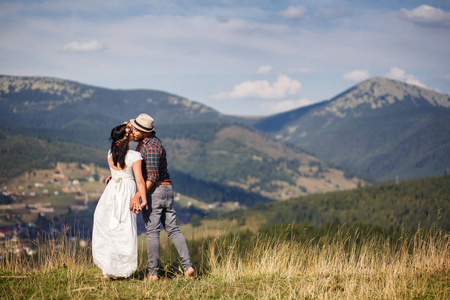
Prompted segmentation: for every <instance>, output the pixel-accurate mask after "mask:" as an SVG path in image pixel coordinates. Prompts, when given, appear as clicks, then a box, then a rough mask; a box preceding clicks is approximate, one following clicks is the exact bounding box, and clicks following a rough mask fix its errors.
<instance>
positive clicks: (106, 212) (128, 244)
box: [92, 122, 147, 278]
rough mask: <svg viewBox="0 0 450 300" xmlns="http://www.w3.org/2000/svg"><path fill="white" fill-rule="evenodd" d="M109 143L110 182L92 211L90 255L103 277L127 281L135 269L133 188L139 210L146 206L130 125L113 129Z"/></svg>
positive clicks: (143, 185)
mask: <svg viewBox="0 0 450 300" xmlns="http://www.w3.org/2000/svg"><path fill="white" fill-rule="evenodd" d="M110 140H111V141H112V143H111V149H110V150H109V152H108V165H109V168H110V170H111V175H112V179H111V180H110V181H109V183H108V185H107V186H106V188H105V190H104V191H103V194H102V196H101V197H100V200H99V201H98V204H97V207H96V209H95V213H94V228H93V230H92V255H93V257H94V263H95V264H96V265H97V266H98V267H99V268H101V269H102V271H103V276H105V277H111V278H116V277H129V276H130V275H131V274H133V273H134V272H135V271H136V269H137V255H138V252H137V232H136V215H135V214H134V213H133V212H131V211H130V208H129V203H130V199H131V198H132V197H133V196H134V195H135V194H136V185H137V188H138V190H139V192H140V193H141V199H142V203H141V204H140V205H141V208H142V207H144V206H145V205H146V204H147V198H146V193H145V182H144V179H143V177H142V169H141V165H142V157H141V154H140V153H139V152H136V151H133V150H130V149H129V144H130V142H131V141H133V140H134V136H133V134H132V132H131V124H130V123H129V122H124V123H122V124H121V125H119V126H117V127H115V128H113V130H112V131H111V137H110ZM133 174H134V176H133ZM135 180H136V182H135Z"/></svg>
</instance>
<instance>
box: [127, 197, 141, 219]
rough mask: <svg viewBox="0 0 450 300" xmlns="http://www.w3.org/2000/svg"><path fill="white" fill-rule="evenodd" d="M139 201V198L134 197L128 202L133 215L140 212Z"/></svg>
mask: <svg viewBox="0 0 450 300" xmlns="http://www.w3.org/2000/svg"><path fill="white" fill-rule="evenodd" d="M139 199H140V197H137V195H135V196H134V197H133V198H131V200H130V210H131V211H132V212H133V213H135V214H137V213H139V212H140V211H141V210H142V207H141V204H140V203H139Z"/></svg>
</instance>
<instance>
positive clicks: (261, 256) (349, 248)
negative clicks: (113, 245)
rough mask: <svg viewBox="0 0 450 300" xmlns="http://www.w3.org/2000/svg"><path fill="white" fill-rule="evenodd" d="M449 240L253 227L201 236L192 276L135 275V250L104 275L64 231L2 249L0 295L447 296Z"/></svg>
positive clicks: (431, 234) (425, 234) (437, 234)
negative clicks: (292, 234) (28, 252)
mask: <svg viewBox="0 0 450 300" xmlns="http://www.w3.org/2000/svg"><path fill="white" fill-rule="evenodd" d="M51 238H55V237H51ZM449 242H450V241H449V235H448V233H446V232H443V231H440V230H427V231H422V230H418V231H417V232H415V233H413V234H406V233H405V235H403V236H402V237H400V238H399V239H398V240H395V241H394V242H389V239H385V238H382V237H381V236H380V235H376V234H373V235H372V236H369V237H362V236H361V235H360V234H359V233H358V232H356V233H354V232H349V231H346V230H345V229H342V230H340V231H338V233H337V234H333V235H325V236H321V237H317V238H311V239H309V240H307V241H306V242H302V243H299V242H298V240H296V239H295V238H287V234H286V235H280V236H278V237H271V236H264V235H260V234H256V235H254V236H253V237H252V238H250V239H248V240H245V241H243V240H241V237H240V236H239V235H229V236H227V237H216V238H208V239H205V240H203V242H201V243H200V244H199V245H200V246H197V247H198V249H197V250H198V251H197V252H196V254H195V255H196V257H195V259H196V260H197V262H196V268H197V270H198V271H199V272H200V274H203V275H202V276H201V277H199V278H198V280H186V279H184V278H183V277H182V276H181V275H182V272H181V270H177V269H170V270H165V271H166V273H164V268H163V273H164V275H163V276H162V278H161V279H160V280H159V281H157V282H152V281H149V280H146V279H144V278H143V269H144V266H145V263H146V262H145V253H140V270H139V271H138V272H137V273H136V274H135V276H133V277H132V278H130V279H126V280H109V279H104V278H102V276H101V271H100V270H98V269H97V268H96V267H95V266H94V265H93V263H92V259H91V254H90V249H89V247H86V248H79V247H78V245H77V244H76V243H75V242H72V241H69V240H68V239H67V238H66V237H65V235H63V236H60V237H59V240H58V241H57V243H56V242H55V243H45V244H39V249H40V251H39V253H38V254H37V255H35V256H34V257H28V256H24V255H9V256H7V257H5V258H4V259H3V260H1V262H0V267H1V270H0V295H1V298H8V299H25V298H26V299H42V298H45V299H50V298H58V299H60V298H61V299H74V298H76V299H147V298H153V299H182V298H183V299H205V298H213V299H398V298H401V299H448V298H450V281H449V278H448V275H449V271H448V267H449V266H450V265H449V264H450V252H449ZM58 244H61V246H60V247H59V246H58V247H57V246H56V245H58ZM191 246H192V244H191ZM164 251H169V250H168V249H165V250H164ZM163 257H164V255H163ZM164 259H165V258H163V260H164ZM170 263H171V262H170V261H163V263H162V265H163V266H167V265H169V264H170Z"/></svg>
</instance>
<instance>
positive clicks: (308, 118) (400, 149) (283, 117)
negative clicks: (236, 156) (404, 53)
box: [254, 77, 450, 181]
mask: <svg viewBox="0 0 450 300" xmlns="http://www.w3.org/2000/svg"><path fill="white" fill-rule="evenodd" d="M254 127H255V128H256V129H258V130H261V131H264V132H270V133H271V134H273V135H274V136H276V138H277V139H279V140H280V141H289V142H291V143H293V144H295V145H297V146H299V147H301V148H303V149H305V150H307V151H309V152H311V153H314V155H316V156H317V157H318V158H320V159H322V160H324V161H327V162H330V163H333V164H334V165H337V166H340V167H342V168H346V169H350V170H353V171H355V172H357V173H359V174H363V175H365V176H368V177H371V178H373V179H375V180H379V181H386V180H395V179H396V178H400V179H401V180H404V179H413V178H422V177H428V176H438V175H442V174H444V172H446V171H448V167H450V96H448V95H444V94H441V93H439V92H436V91H432V90H429V89H425V88H421V87H418V86H415V85H410V84H406V83H404V82H400V81H395V80H390V79H386V78H381V77H377V78H373V79H369V80H367V81H364V82H362V83H360V84H358V85H356V86H354V87H352V88H350V89H349V90H347V91H345V92H343V93H341V94H340V95H337V96H336V97H334V98H333V99H331V100H328V101H324V102H320V103H317V104H314V105H311V106H308V107H302V108H299V109H296V110H293V111H289V112H286V113H282V114H278V115H274V116H269V117H266V118H263V119H260V120H258V121H257V122H256V123H255V124H254Z"/></svg>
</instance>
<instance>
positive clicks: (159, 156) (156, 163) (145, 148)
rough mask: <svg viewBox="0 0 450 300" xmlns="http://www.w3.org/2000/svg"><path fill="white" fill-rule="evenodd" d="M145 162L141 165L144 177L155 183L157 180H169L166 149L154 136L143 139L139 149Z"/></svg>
mask: <svg viewBox="0 0 450 300" xmlns="http://www.w3.org/2000/svg"><path fill="white" fill-rule="evenodd" d="M140 152H141V154H142V157H143V158H144V162H145V169H144V165H143V173H144V179H146V180H148V181H150V182H153V183H156V182H157V181H165V180H166V181H170V176H169V172H167V160H166V150H164V147H163V145H162V143H161V141H160V139H159V138H157V137H156V136H153V137H148V138H146V139H145V140H144V142H143V144H142V147H141V150H140Z"/></svg>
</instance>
